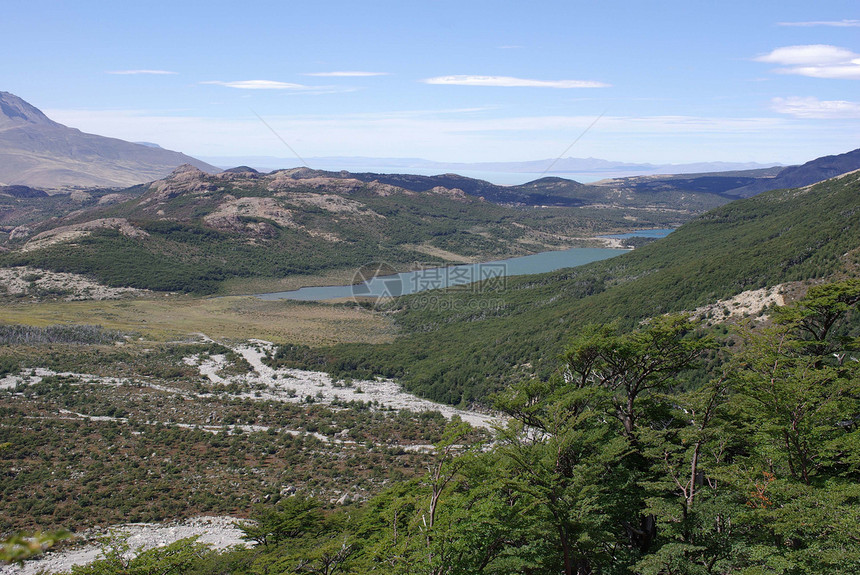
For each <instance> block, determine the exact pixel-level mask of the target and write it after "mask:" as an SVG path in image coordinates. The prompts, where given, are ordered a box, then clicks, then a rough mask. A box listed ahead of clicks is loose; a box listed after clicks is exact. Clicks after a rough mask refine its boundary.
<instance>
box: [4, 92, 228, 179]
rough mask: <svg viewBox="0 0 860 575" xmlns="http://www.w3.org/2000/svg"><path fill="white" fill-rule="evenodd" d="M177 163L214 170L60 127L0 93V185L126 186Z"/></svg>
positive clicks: (169, 154)
mask: <svg viewBox="0 0 860 575" xmlns="http://www.w3.org/2000/svg"><path fill="white" fill-rule="evenodd" d="M182 164H191V165H193V166H195V167H197V168H199V169H201V170H204V171H209V172H217V171H219V170H218V169H217V168H215V167H214V166H211V165H209V164H207V163H206V162H202V161H200V160H197V159H195V158H192V157H190V156H187V155H185V154H182V153H179V152H173V151H170V150H165V149H162V148H160V147H157V146H156V147H153V146H152V145H147V144H134V143H131V142H126V141H124V140H119V139H117V138H106V137H104V136H97V135H95V134H87V133H84V132H81V131H80V130H77V129H75V128H70V127H68V126H64V125H62V124H59V123H57V122H54V121H53V120H51V119H50V118H48V117H47V116H46V115H45V114H43V113H42V112H41V111H40V110H39V109H38V108H35V107H34V106H32V105H30V104H28V103H27V102H25V101H24V100H22V99H21V98H19V97H18V96H15V95H14V94H10V93H9V92H0V184H5V185H25V186H31V187H37V188H68V187H127V186H132V185H134V184H140V183H144V182H150V181H152V180H156V179H159V178H162V177H164V176H166V175H168V174H169V173H170V172H172V171H173V170H174V169H175V168H176V167H177V166H180V165H182Z"/></svg>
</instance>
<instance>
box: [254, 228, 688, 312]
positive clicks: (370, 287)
mask: <svg viewBox="0 0 860 575" xmlns="http://www.w3.org/2000/svg"><path fill="white" fill-rule="evenodd" d="M671 231H672V230H671V229H663V230H642V231H636V232H631V233H628V234H618V235H610V236H603V237H610V238H629V237H637V236H638V237H665V236H666V235H668V234H669V233H670V232H671ZM627 251H629V250H619V249H610V248H571V249H568V250H559V251H552V252H542V253H539V254H534V255H530V256H521V257H516V258H508V259H505V260H497V261H492V262H483V263H477V264H461V265H452V266H447V267H439V268H427V269H420V270H415V271H410V272H403V273H398V274H390V275H383V274H381V273H380V271H383V272H384V270H385V269H388V268H390V266H387V264H384V263H381V262H380V263H372V264H368V265H366V266H362V267H361V268H359V269H358V270H356V277H355V279H356V283H354V284H351V285H340V286H321V287H303V288H301V289H297V290H292V291H282V292H273V293H263V294H257V297H258V298H260V299H264V300H278V299H289V300H296V301H324V300H332V299H344V298H355V297H361V298H377V299H380V298H387V297H397V296H401V295H408V294H413V293H417V292H420V291H425V290H431V289H445V288H451V287H455V286H461V285H466V284H471V283H475V282H478V281H483V282H489V283H493V284H496V285H503V282H504V281H505V278H507V277H510V276H519V275H526V274H539V273H545V272H551V271H555V270H559V269H562V268H571V267H576V266H581V265H585V264H588V263H591V262H596V261H599V260H605V259H608V258H611V257H615V256H617V255H620V254H623V253H625V252H627ZM363 280H366V281H363Z"/></svg>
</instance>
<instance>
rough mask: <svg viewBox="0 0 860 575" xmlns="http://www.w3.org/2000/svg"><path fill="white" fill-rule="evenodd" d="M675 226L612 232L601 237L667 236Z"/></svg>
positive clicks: (619, 238) (621, 238)
mask: <svg viewBox="0 0 860 575" xmlns="http://www.w3.org/2000/svg"><path fill="white" fill-rule="evenodd" d="M673 231H675V230H674V228H664V229H659V230H636V231H635V232H630V233H627V234H611V235H608V236H599V237H601V238H614V239H618V240H623V239H626V238H665V237H666V236H668V235H669V234H671V233H672V232H673Z"/></svg>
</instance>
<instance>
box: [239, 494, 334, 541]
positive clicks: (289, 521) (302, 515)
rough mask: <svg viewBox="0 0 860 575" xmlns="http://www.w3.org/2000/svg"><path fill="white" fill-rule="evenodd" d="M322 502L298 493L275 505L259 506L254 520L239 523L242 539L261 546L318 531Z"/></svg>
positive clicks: (252, 517) (253, 517)
mask: <svg viewBox="0 0 860 575" xmlns="http://www.w3.org/2000/svg"><path fill="white" fill-rule="evenodd" d="M321 508H322V502H320V501H317V500H315V499H310V498H307V497H305V496H303V495H296V496H294V497H289V498H287V499H283V500H281V501H280V503H278V505H277V506H275V507H274V508H271V507H267V506H262V505H259V506H257V507H256V508H254V511H253V512H252V514H251V522H246V523H240V524H238V526H239V528H240V529H241V530H242V532H243V533H244V535H243V538H245V539H247V540H248V541H254V542H256V543H258V544H260V545H264V546H269V545H277V544H278V543H280V542H281V541H285V540H289V539H296V538H298V537H300V536H303V535H308V534H315V533H317V532H318V531H319V530H320V528H321V527H322V523H323V514H322V511H321Z"/></svg>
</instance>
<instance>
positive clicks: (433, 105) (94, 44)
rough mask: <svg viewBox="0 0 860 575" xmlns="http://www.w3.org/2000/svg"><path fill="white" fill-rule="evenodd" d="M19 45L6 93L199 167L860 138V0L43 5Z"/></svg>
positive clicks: (754, 151) (742, 152)
mask: <svg viewBox="0 0 860 575" xmlns="http://www.w3.org/2000/svg"><path fill="white" fill-rule="evenodd" d="M0 47H2V53H3V54H4V58H3V59H2V64H0V71H2V74H0V78H2V83H0V90H6V91H9V92H12V93H14V94H17V95H19V96H21V97H22V98H24V99H25V100H27V101H29V102H30V103H32V104H33V105H35V106H37V107H39V108H41V109H42V110H43V111H45V112H46V113H47V114H48V115H49V116H51V117H52V118H53V119H55V120H57V121H60V122H62V123H64V124H67V125H70V126H73V127H77V128H80V129H81V130H83V131H86V132H93V133H98V134H103V135H108V136H114V137H119V138H123V139H127V140H132V141H151V142H156V143H158V144H160V145H162V146H164V147H167V148H171V149H176V150H180V151H183V152H186V153H188V154H191V155H196V156H238V155H269V156H281V157H288V156H291V155H292V154H291V152H290V150H289V149H288V147H287V146H285V145H284V142H286V143H288V144H289V146H290V147H291V148H293V149H294V150H295V151H296V153H297V154H299V155H300V156H302V157H314V156H372V157H420V158H426V159H430V160H437V161H447V162H452V161H457V162H477V161H519V160H535V159H543V158H555V157H558V156H559V155H560V154H562V153H563V152H565V150H566V149H567V148H568V147H569V146H570V145H571V144H572V143H573V142H574V141H575V140H576V139H577V138H578V137H579V136H580V135H582V134H583V131H584V130H586V128H588V126H590V125H592V124H593V126H592V127H591V128H590V129H589V130H588V131H587V133H585V134H584V135H582V137H581V138H580V139H579V140H578V141H576V144H575V145H573V146H572V147H570V149H569V150H567V153H566V154H565V156H566V157H567V156H573V157H598V158H605V159H610V160H623V161H630V162H652V163H682V162H696V161H759V162H771V161H775V162H782V163H797V162H803V161H807V160H809V159H812V158H814V157H817V156H821V155H826V154H835V153H842V152H846V151H848V150H851V149H854V148H858V147H860V4H858V3H857V2H856V0H853V1H850V2H849V1H827V0H823V1H820V2H816V3H812V2H808V1H805V2H792V1H785V0H783V1H781V2H770V1H764V2H749V1H748V0H747V1H744V2H734V1H722V2H695V1H689V0H688V1H685V2H632V1H631V2H615V1H611V0H610V1H604V2H601V3H593V2H576V1H569V0H568V1H563V2H561V1H546V2H541V1H535V2H530V3H526V2H506V1H498V0H497V1H494V2H484V1H469V0H459V1H456V2H449V1H432V2H418V1H405V0H401V1H398V2H388V1H366V2H361V1H357V0H353V1H351V2H341V1H326V0H318V1H316V2H307V1H302V2H290V1H288V2H254V1H252V0H248V1H245V2H206V3H196V2H195V3H191V2H182V1H180V0H175V1H173V2H158V1H153V2H137V3H121V2H47V1H39V0H32V1H28V2H14V3H12V4H11V5H10V6H7V7H6V8H5V9H4V14H3V34H2V36H0ZM261 118H262V120H263V121H261ZM597 118H599V119H598V120H597V121H596V122H595V119H597ZM264 122H265V123H264ZM267 124H268V126H270V127H271V128H272V129H273V130H274V131H275V132H277V134H278V135H279V136H280V138H281V139H283V142H282V141H281V139H279V138H277V137H275V135H274V134H273V133H272V131H270V129H269V127H268V126H267ZM297 163H298V162H297Z"/></svg>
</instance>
